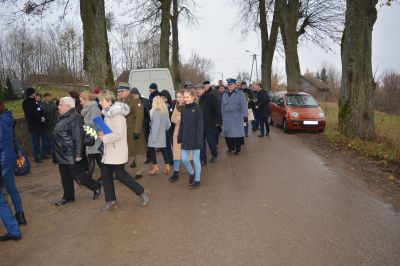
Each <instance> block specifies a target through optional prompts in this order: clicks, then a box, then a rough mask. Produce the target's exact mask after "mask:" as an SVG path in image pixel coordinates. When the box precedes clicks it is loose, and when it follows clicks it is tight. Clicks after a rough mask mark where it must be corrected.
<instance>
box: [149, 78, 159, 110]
mask: <svg viewBox="0 0 400 266" xmlns="http://www.w3.org/2000/svg"><path fill="white" fill-rule="evenodd" d="M149 91H150V95H149V102H150V106H153V99H154V97H156V96H158V94H159V92H158V86H157V83H151V84H150V85H149Z"/></svg>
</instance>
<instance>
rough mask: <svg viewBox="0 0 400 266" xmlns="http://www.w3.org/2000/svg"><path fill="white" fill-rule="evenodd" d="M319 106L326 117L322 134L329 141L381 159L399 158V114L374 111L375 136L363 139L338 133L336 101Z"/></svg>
mask: <svg viewBox="0 0 400 266" xmlns="http://www.w3.org/2000/svg"><path fill="white" fill-rule="evenodd" d="M321 107H322V109H323V110H324V112H325V116H326V119H327V125H326V129H325V132H324V134H325V136H326V138H327V139H328V140H329V141H331V142H333V143H339V144H343V145H346V146H348V147H349V148H351V149H353V150H356V151H358V152H361V153H362V154H364V155H367V156H369V157H374V158H376V159H379V160H382V161H399V160H400V115H389V114H385V113H381V112H375V130H376V135H377V137H376V139H375V140H374V141H364V140H361V139H358V138H356V139H350V138H346V137H344V136H342V135H341V134H340V133H339V131H338V111H339V107H338V104H337V103H321Z"/></svg>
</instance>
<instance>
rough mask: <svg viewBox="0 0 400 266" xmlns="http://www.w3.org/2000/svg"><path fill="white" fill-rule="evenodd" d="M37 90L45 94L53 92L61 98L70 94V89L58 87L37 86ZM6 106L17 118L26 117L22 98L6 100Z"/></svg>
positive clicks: (54, 95) (53, 94)
mask: <svg viewBox="0 0 400 266" xmlns="http://www.w3.org/2000/svg"><path fill="white" fill-rule="evenodd" d="M36 90H37V92H39V93H41V94H44V93H46V92H49V93H51V94H52V96H53V98H57V99H60V98H62V97H64V96H68V91H66V90H61V89H56V88H41V87H37V88H36ZM5 105H6V108H7V109H8V110H10V111H12V113H13V115H14V117H15V118H21V117H24V112H23V111H22V99H19V100H14V101H6V102H5Z"/></svg>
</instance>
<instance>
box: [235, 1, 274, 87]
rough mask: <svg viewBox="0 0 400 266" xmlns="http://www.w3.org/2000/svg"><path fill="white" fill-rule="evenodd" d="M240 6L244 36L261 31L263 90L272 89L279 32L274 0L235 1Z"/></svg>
mask: <svg viewBox="0 0 400 266" xmlns="http://www.w3.org/2000/svg"><path fill="white" fill-rule="evenodd" d="M235 2H236V3H237V4H239V5H240V13H241V19H240V26H241V28H242V34H244V35H246V34H247V33H248V32H249V29H254V30H259V31H260V36H261V79H262V83H263V88H266V89H269V88H271V85H272V84H271V77H272V61H273V58H274V53H275V48H276V43H277V39H278V32H279V17H278V10H277V8H276V7H275V5H276V2H275V1H273V0H246V1H235Z"/></svg>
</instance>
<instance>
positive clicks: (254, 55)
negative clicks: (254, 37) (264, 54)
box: [246, 50, 258, 85]
mask: <svg viewBox="0 0 400 266" xmlns="http://www.w3.org/2000/svg"><path fill="white" fill-rule="evenodd" d="M246 53H251V54H252V57H253V61H252V62H251V71H250V80H249V85H250V84H251V78H252V76H253V68H254V63H255V65H256V81H258V63H257V55H256V54H255V53H253V52H251V51H249V50H246Z"/></svg>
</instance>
